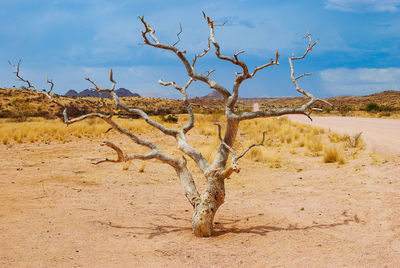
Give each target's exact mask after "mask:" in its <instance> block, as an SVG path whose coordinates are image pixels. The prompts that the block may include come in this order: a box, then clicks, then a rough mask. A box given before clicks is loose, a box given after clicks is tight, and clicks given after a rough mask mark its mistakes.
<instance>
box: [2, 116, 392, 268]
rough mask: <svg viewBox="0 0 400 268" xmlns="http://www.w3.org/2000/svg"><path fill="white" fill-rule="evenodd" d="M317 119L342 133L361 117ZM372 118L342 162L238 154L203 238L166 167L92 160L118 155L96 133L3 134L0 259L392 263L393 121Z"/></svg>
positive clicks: (133, 263) (129, 263)
mask: <svg viewBox="0 0 400 268" xmlns="http://www.w3.org/2000/svg"><path fill="white" fill-rule="evenodd" d="M319 119H320V118H317V119H316V120H314V123H311V124H317V125H318V124H319V125H321V126H323V127H324V128H325V129H328V128H335V127H336V128H339V127H341V129H337V130H338V131H340V132H342V133H344V132H346V131H347V132H349V134H351V133H352V131H354V126H356V125H357V124H358V123H359V121H360V118H345V119H346V120H355V121H346V122H348V123H343V124H340V122H344V121H343V118H342V120H339V121H335V120H338V119H336V118H333V117H329V118H322V120H323V122H322V123H321V122H319ZM291 120H294V121H301V120H302V119H301V118H296V117H294V118H291ZM369 120H371V119H369ZM374 120H381V119H374ZM361 121H362V120H361ZM338 122H339V123H338ZM357 122H358V123H357ZM369 122H370V125H368V124H367V123H365V124H366V125H368V127H365V126H359V128H358V129H357V131H362V132H363V135H364V136H365V137H364V143H365V146H364V148H363V149H360V150H359V151H357V152H354V153H353V154H354V157H349V156H347V158H346V161H345V163H342V164H339V163H337V162H333V163H324V161H322V160H321V157H309V156H305V155H304V154H301V153H300V152H297V153H296V151H294V152H293V150H292V152H291V153H289V152H287V151H286V152H283V151H282V156H281V160H280V163H279V165H274V164H272V165H268V164H265V163H264V162H257V161H252V160H251V159H244V160H243V161H241V168H242V169H241V172H240V173H239V174H235V175H233V176H232V177H231V179H229V180H227V182H226V198H225V203H224V204H223V205H222V207H221V208H220V209H219V211H218V213H217V215H216V217H215V222H214V226H215V230H214V235H213V236H212V237H209V238H197V237H195V236H193V235H192V233H191V217H192V213H193V208H192V207H191V205H190V204H189V203H188V202H187V200H186V198H185V196H184V195H183V192H182V189H181V186H180V183H179V181H178V180H177V177H176V174H175V173H174V171H173V169H171V168H170V167H169V166H167V165H164V164H161V163H159V162H153V161H149V162H146V163H143V162H141V161H133V162H132V163H130V165H123V164H120V163H117V164H114V163H104V164H101V165H93V164H92V163H93V162H94V161H97V160H99V159H101V158H104V157H109V158H113V157H115V155H114V153H113V152H112V151H110V150H109V149H108V148H105V147H102V146H99V144H100V143H101V141H102V140H103V139H102V138H99V137H97V138H96V137H95V138H85V137H83V138H79V139H78V138H76V139H72V140H71V141H68V142H65V143H64V142H57V141H54V142H23V143H8V144H1V145H0V159H1V160H0V161H1V171H0V187H1V193H0V203H1V204H2V205H1V206H0V266H1V267H239V266H241V267H338V266H342V267H343V266H348V267H399V266H400V221H399V218H400V210H399V207H400V144H399V143H400V139H398V137H399V136H400V132H399V128H398V126H399V125H400V122H399V120H395V119H391V120H388V122H391V123H389V127H388V128H390V129H391V130H385V131H375V132H374V131H373V128H374V122H373V121H369ZM380 122H384V121H380ZM304 123H306V122H304ZM363 124H364V123H363ZM390 124H392V125H393V127H390V126H391V125H390ZM339 125H340V126H339ZM357 126H358V125H357ZM363 127H364V128H363ZM396 127H397V128H396ZM371 128H372V130H371ZM379 128H380V129H381V130H383V126H380V127H379ZM396 135H397V136H396ZM146 137H147V138H149V139H157V141H158V142H159V143H160V144H163V145H164V146H173V145H174V140H171V139H169V138H166V137H158V136H157V135H156V133H154V132H150V133H147V134H146ZM241 137H242V135H241ZM396 137H397V138H396ZM107 139H111V140H113V141H114V142H117V143H118V144H121V145H124V146H125V147H126V148H127V149H129V150H133V151H134V150H137V147H135V146H136V145H134V144H131V143H129V142H128V141H127V140H126V139H125V138H124V137H121V136H119V135H117V134H112V133H111V134H110V136H108V137H107ZM195 140H196V142H200V143H201V144H207V143H208V142H209V140H207V137H206V138H205V137H204V136H199V135H197V136H196V135H193V136H190V141H195ZM387 140H391V143H389V144H388V143H387ZM267 149H268V147H267ZM350 155H351V154H350ZM194 177H195V180H196V183H197V185H198V188H199V190H203V189H204V179H203V178H202V176H201V175H200V173H199V172H197V173H196V172H194Z"/></svg>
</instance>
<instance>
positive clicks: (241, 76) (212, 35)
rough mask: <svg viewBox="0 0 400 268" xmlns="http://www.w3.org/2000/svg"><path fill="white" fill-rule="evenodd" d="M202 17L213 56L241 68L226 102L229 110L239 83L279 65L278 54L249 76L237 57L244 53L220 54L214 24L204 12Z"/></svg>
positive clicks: (237, 91) (234, 102)
mask: <svg viewBox="0 0 400 268" xmlns="http://www.w3.org/2000/svg"><path fill="white" fill-rule="evenodd" d="M203 16H204V18H205V19H206V21H207V24H208V27H209V28H210V40H211V42H212V44H213V45H214V47H215V55H216V56H217V57H218V58H219V59H221V60H225V61H229V62H231V63H233V64H235V65H238V66H240V67H241V68H242V70H243V71H242V72H240V73H235V74H236V79H235V82H234V85H233V90H232V95H231V96H230V97H229V99H228V102H227V105H226V106H227V108H229V109H230V110H231V109H232V108H233V107H234V106H235V104H236V102H237V100H238V97H239V87H240V85H241V83H242V82H243V81H244V80H246V79H250V78H253V77H254V76H255V74H256V73H257V72H258V71H260V70H262V69H264V68H267V67H269V66H272V65H279V62H278V59H279V53H278V52H276V57H275V60H273V59H271V61H270V62H269V63H267V64H264V65H262V66H259V67H256V68H255V69H254V71H253V72H252V73H251V74H250V73H249V69H248V67H247V64H246V63H245V62H243V61H241V60H239V58H238V56H239V55H240V54H242V53H244V51H243V50H241V51H239V52H237V53H236V54H234V56H233V57H230V56H225V55H222V54H221V47H220V45H219V44H218V42H217V41H216V40H215V33H214V28H215V26H217V25H216V24H214V20H212V19H210V17H208V16H207V15H206V14H205V12H204V11H203ZM223 25H225V23H223V24H222V25H218V26H223ZM231 112H232V111H231Z"/></svg>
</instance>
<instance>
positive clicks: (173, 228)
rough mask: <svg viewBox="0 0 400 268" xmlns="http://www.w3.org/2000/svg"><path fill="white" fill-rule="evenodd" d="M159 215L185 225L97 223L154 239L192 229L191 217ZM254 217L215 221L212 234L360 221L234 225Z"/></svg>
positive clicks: (297, 229) (264, 230) (299, 228)
mask: <svg viewBox="0 0 400 268" xmlns="http://www.w3.org/2000/svg"><path fill="white" fill-rule="evenodd" d="M157 215H158V216H163V217H167V218H170V219H172V220H174V221H183V222H184V225H185V226H177V225H165V224H164V225H161V224H154V223H150V224H149V226H146V227H141V226H124V225H119V224H115V223H112V222H104V221H96V223H100V224H101V225H103V226H108V227H111V228H117V229H125V230H134V231H133V232H128V233H129V234H133V235H145V236H146V238H147V239H153V238H154V237H157V236H161V235H166V234H170V233H178V232H183V231H190V230H191V228H190V225H191V221H190V219H187V218H180V217H177V216H174V215H170V214H157ZM254 217H257V215H255V216H249V217H245V218H240V219H222V220H221V221H219V222H215V223H214V224H215V225H214V232H213V235H212V236H213V237H217V236H221V235H224V234H228V233H234V234H256V235H261V236H265V235H267V234H268V233H269V232H276V231H302V230H312V229H327V228H333V227H336V226H343V225H348V224H349V223H350V222H355V223H359V222H360V220H359V218H358V217H357V215H354V216H353V217H349V216H347V218H346V219H344V220H342V221H339V222H333V223H327V224H313V225H309V226H302V227H299V226H298V225H297V224H294V225H292V224H290V225H289V226H287V227H279V226H270V225H256V226H250V227H246V228H242V227H236V226H232V225H235V224H237V223H239V222H242V221H248V220H249V219H250V218H254Z"/></svg>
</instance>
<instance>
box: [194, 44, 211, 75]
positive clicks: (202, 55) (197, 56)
mask: <svg viewBox="0 0 400 268" xmlns="http://www.w3.org/2000/svg"><path fill="white" fill-rule="evenodd" d="M210 48H211V40H210V39H208V47H207V48H206V49H204V50H203V53H201V54H196V56H195V57H194V59H193V62H192V68H194V65H195V64H196V61H197V59H198V58H201V57H204V56H205V55H206V54H207V53H208V51H210Z"/></svg>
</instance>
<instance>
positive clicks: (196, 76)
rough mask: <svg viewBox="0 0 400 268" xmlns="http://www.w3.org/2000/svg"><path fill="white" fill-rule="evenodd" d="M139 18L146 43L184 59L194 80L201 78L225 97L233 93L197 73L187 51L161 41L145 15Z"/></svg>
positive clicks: (188, 72) (187, 69)
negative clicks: (186, 53) (145, 18)
mask: <svg viewBox="0 0 400 268" xmlns="http://www.w3.org/2000/svg"><path fill="white" fill-rule="evenodd" d="M139 19H140V21H141V22H142V24H143V25H144V27H145V30H144V31H142V37H143V40H144V43H145V44H146V45H149V46H152V47H156V48H160V49H165V50H170V51H172V52H173V53H175V54H176V55H177V56H178V58H179V59H180V60H181V61H182V63H183V65H184V66H185V68H186V71H187V74H188V76H189V77H191V78H193V79H194V80H199V81H202V82H204V83H206V84H208V86H209V87H210V88H212V89H215V90H217V91H218V92H219V93H220V94H221V95H222V96H223V97H224V98H225V99H226V98H228V97H229V96H230V95H231V94H230V92H229V91H228V90H227V89H226V88H224V87H223V86H221V85H220V84H218V83H217V82H215V81H214V80H213V79H211V78H210V77H207V76H205V75H201V74H199V73H196V72H195V71H194V68H193V66H192V65H191V64H190V63H189V61H188V60H187V58H186V57H185V55H183V54H184V53H185V51H180V50H179V49H177V48H176V47H174V46H170V45H166V44H162V43H160V42H159V41H158V39H157V38H156V36H155V30H154V29H152V28H151V27H150V25H149V24H148V23H147V22H146V21H145V20H144V17H140V18H139ZM147 35H150V38H151V40H153V42H152V41H150V39H149V38H148V37H147Z"/></svg>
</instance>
